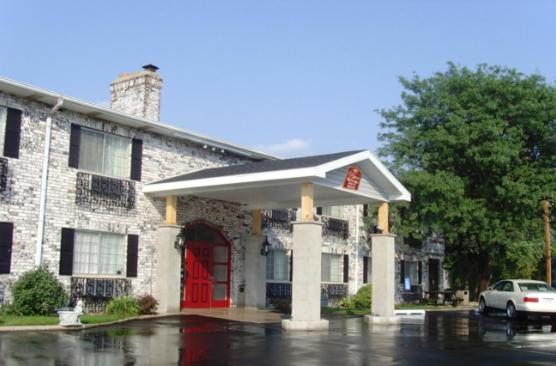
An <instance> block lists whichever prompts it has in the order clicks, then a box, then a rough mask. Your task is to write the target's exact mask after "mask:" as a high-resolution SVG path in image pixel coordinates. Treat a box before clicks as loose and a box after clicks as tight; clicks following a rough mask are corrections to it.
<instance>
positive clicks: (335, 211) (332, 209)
mask: <svg viewBox="0 0 556 366" xmlns="http://www.w3.org/2000/svg"><path fill="white" fill-rule="evenodd" d="M322 215H324V216H330V217H334V218H337V219H344V216H345V215H344V206H328V207H323V208H322Z"/></svg>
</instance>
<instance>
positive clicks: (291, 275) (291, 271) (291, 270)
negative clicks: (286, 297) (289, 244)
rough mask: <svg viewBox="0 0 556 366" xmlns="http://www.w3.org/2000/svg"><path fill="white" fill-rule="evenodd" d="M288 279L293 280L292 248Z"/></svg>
mask: <svg viewBox="0 0 556 366" xmlns="http://www.w3.org/2000/svg"><path fill="white" fill-rule="evenodd" d="M290 281H293V250H292V253H291V255H290Z"/></svg>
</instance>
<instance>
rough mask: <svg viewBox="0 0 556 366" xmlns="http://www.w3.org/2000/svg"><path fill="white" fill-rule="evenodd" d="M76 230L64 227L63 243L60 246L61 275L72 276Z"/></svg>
mask: <svg viewBox="0 0 556 366" xmlns="http://www.w3.org/2000/svg"><path fill="white" fill-rule="evenodd" d="M74 240H75V230H74V229H68V228H63V229H62V243H61V248H60V271H59V273H60V275H61V276H71V275H72V274H73V243H74Z"/></svg>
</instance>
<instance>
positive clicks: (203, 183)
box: [143, 151, 411, 208]
mask: <svg viewBox="0 0 556 366" xmlns="http://www.w3.org/2000/svg"><path fill="white" fill-rule="evenodd" d="M255 164H256V163H255ZM352 166H357V167H358V168H359V169H360V170H361V172H362V176H361V183H360V188H359V189H358V190H352V189H346V188H343V187H342V184H343V179H344V178H345V174H346V172H347V170H348V169H349V168H350V167H352ZM304 182H312V183H314V184H315V189H314V200H315V205H317V206H335V205H351V204H363V203H369V202H384V201H386V202H390V201H409V200H410V199H411V194H410V193H409V192H408V191H407V190H406V189H405V187H403V185H402V184H401V183H400V182H399V181H398V180H397V179H396V178H395V177H394V176H393V175H392V174H391V173H390V172H389V171H388V169H386V167H385V166H384V165H383V164H382V163H380V161H379V160H378V159H377V158H376V157H375V156H374V155H373V154H371V152H369V151H361V152H356V153H354V154H351V155H348V156H345V157H342V158H339V159H336V160H333V161H330V162H327V163H325V164H321V165H317V166H312V167H304V168H301V169H285V170H272V171H265V172H256V173H247V174H237V175H222V176H214V177H210V178H201V179H189V180H188V179H187V174H186V175H185V176H184V180H174V181H171V182H167V181H159V182H158V183H157V182H153V183H150V184H147V185H145V186H144V187H143V192H145V193H146V194H149V195H151V196H155V197H163V196H168V195H195V196H199V197H205V198H210V199H217V200H223V201H230V202H237V203H241V204H244V205H246V206H247V207H251V208H291V207H298V206H299V204H300V196H301V193H300V187H301V183H304Z"/></svg>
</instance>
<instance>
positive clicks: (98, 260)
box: [73, 231, 125, 275]
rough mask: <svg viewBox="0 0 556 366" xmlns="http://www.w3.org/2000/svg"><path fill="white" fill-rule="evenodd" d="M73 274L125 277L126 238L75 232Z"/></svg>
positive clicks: (90, 232)
mask: <svg viewBox="0 0 556 366" xmlns="http://www.w3.org/2000/svg"><path fill="white" fill-rule="evenodd" d="M74 240H75V241H74V254H73V273H74V274H91V275H123V274H124V273H125V272H124V258H125V246H124V245H125V236H124V235H119V234H111V233H103V232H94V231H75V239H74Z"/></svg>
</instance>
